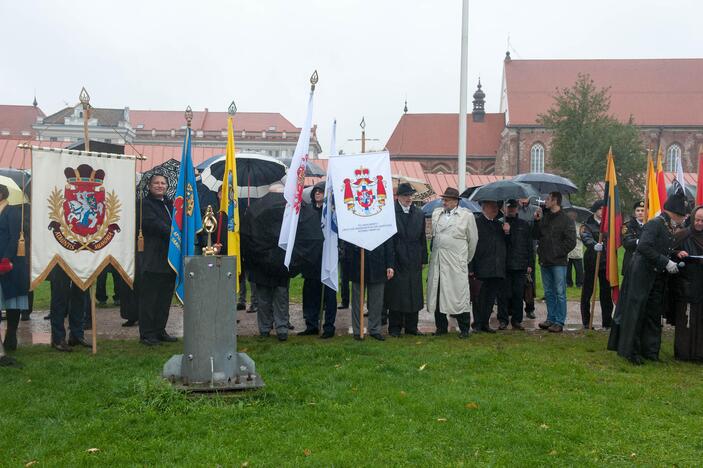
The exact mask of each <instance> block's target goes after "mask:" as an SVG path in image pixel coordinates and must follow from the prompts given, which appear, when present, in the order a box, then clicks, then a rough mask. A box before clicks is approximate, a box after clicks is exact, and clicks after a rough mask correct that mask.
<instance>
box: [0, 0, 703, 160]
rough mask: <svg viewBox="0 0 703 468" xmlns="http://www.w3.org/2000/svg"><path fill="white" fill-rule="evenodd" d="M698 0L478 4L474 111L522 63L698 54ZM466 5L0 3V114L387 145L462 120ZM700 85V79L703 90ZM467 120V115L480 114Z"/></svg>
mask: <svg viewBox="0 0 703 468" xmlns="http://www.w3.org/2000/svg"><path fill="white" fill-rule="evenodd" d="M701 18H703V1H701V0H637V1H635V0H608V1H603V0H589V1H587V2H583V1H579V2H577V1H566V0H531V1H524V0H471V1H470V8H469V64H468V70H469V71H468V73H469V100H470V99H471V94H473V91H474V89H475V84H476V81H477V78H478V76H479V75H480V76H481V81H482V82H483V85H484V91H485V92H486V94H487V98H486V100H487V102H486V108H487V111H488V112H496V111H497V110H498V105H499V88H500V83H501V74H502V61H503V58H504V56H505V51H506V48H507V47H508V37H509V38H510V45H511V53H512V56H513V58H519V59H537V58H662V57H667V58H688V57H703V50H702V49H703V28H701ZM460 38H461V0H432V1H429V0H357V1H353V0H297V1H294V0H230V1H205V0H200V1H197V2H195V1H193V2H183V1H175V0H171V1H152V0H149V1H145V0H141V1H133V0H121V1H119V2H117V1H109V2H103V1H95V0H90V1H57V0H51V1H48V0H47V1H35V0H22V1H13V0H0V44H2V49H1V55H0V56H1V57H2V66H0V103H3V104H29V103H31V101H32V96H33V94H34V92H35V90H36V94H37V99H38V101H39V105H40V107H41V108H42V110H44V112H46V113H47V114H51V113H53V112H56V111H58V110H59V109H61V108H63V107H65V105H66V103H69V104H70V105H73V104H75V103H76V102H77V101H78V93H79V92H80V89H81V86H83V85H85V86H86V88H87V89H88V91H89V92H90V94H91V104H93V105H94V106H95V107H124V106H129V107H130V108H132V109H168V110H181V109H185V107H186V106H187V105H191V106H192V107H193V109H195V110H202V109H203V108H205V107H208V108H209V109H210V110H212V111H214V110H221V111H224V110H226V108H227V106H228V104H229V102H230V101H231V100H232V99H234V100H235V102H236V103H237V106H238V108H239V110H241V111H250V112H280V113H282V114H283V115H284V116H285V117H287V118H288V119H289V120H290V121H292V122H293V123H294V124H295V125H297V126H301V125H302V123H303V120H304V116H305V106H306V101H307V92H308V89H309V81H308V80H309V77H310V74H311V73H312V71H313V70H315V69H317V70H318V72H319V75H320V81H319V84H318V88H317V91H316V93H315V103H314V111H313V121H314V122H315V123H317V124H318V128H319V131H318V138H319V139H320V143H321V144H322V147H323V150H324V152H327V151H328V150H329V141H330V132H331V127H332V126H331V123H332V120H333V119H334V118H335V117H336V118H337V121H338V135H337V142H338V147H342V148H344V150H345V151H346V152H348V153H349V152H355V151H358V150H359V143H358V142H349V141H347V140H348V139H354V138H359V132H360V130H359V122H360V120H361V118H362V116H365V118H366V123H367V127H366V129H367V136H368V137H369V138H377V139H378V141H375V142H370V143H369V145H368V146H369V147H370V148H371V149H374V148H378V149H381V148H383V147H384V146H385V143H386V141H387V140H388V138H389V137H390V134H391V132H392V131H393V128H394V127H395V125H396V123H397V121H398V119H399V118H400V116H401V114H402V112H403V101H404V100H405V99H406V98H407V100H408V107H409V110H410V112H458V110H459V102H458V101H459V58H460V57H459V51H460ZM701 79H703V77H701ZM469 110H470V107H469Z"/></svg>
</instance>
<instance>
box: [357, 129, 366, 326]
mask: <svg viewBox="0 0 703 468" xmlns="http://www.w3.org/2000/svg"><path fill="white" fill-rule="evenodd" d="M359 126H360V127H361V152H362V154H363V153H365V152H366V121H365V120H364V117H362V118H361V123H359ZM360 249H361V255H360V261H359V263H360V270H359V336H361V339H362V340H363V339H364V303H365V301H364V270H365V265H364V260H365V258H364V257H365V254H364V252H365V249H364V248H363V247H360Z"/></svg>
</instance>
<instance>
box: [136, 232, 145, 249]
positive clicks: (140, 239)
mask: <svg viewBox="0 0 703 468" xmlns="http://www.w3.org/2000/svg"><path fill="white" fill-rule="evenodd" d="M137 252H144V236H143V235H142V230H141V229H140V230H139V235H138V236H137Z"/></svg>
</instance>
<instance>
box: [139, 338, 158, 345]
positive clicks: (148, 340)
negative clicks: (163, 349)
mask: <svg viewBox="0 0 703 468" xmlns="http://www.w3.org/2000/svg"><path fill="white" fill-rule="evenodd" d="M139 342H140V343H141V344H143V345H145V346H158V345H160V344H161V343H160V342H159V340H155V339H154V338H140V339H139Z"/></svg>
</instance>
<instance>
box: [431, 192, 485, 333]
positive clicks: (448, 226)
mask: <svg viewBox="0 0 703 468" xmlns="http://www.w3.org/2000/svg"><path fill="white" fill-rule="evenodd" d="M442 205H443V207H442V208H437V209H436V210H434V212H433V213H432V254H431V256H430V268H429V272H428V274H427V311H428V312H429V313H434V317H435V324H436V326H437V331H436V332H435V334H436V335H446V334H447V331H448V327H449V321H448V318H447V315H452V316H454V317H455V318H456V321H457V322H458V324H459V330H460V334H459V336H460V337H461V338H468V337H469V326H470V321H471V318H470V312H471V304H470V301H469V299H470V295H469V271H468V265H469V262H470V261H471V259H473V257H474V252H475V251H476V244H477V242H478V232H477V229H476V218H475V217H474V214H473V213H471V212H470V211H469V210H467V209H466V208H461V207H459V191H458V190H457V189H455V188H454V187H449V188H447V189H446V190H445V191H444V194H442Z"/></svg>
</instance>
